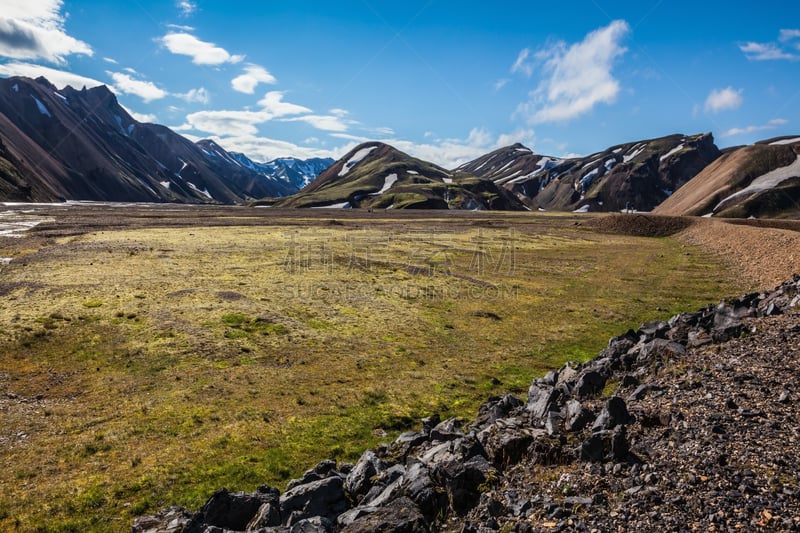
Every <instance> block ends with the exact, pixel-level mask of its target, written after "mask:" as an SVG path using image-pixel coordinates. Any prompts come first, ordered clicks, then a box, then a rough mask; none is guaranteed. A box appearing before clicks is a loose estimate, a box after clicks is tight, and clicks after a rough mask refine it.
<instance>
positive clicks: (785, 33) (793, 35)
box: [778, 30, 800, 43]
mask: <svg viewBox="0 0 800 533" xmlns="http://www.w3.org/2000/svg"><path fill="white" fill-rule="evenodd" d="M793 39H800V30H781V32H780V34H779V35H778V40H779V41H780V42H782V43H785V42H787V41H791V40H793Z"/></svg>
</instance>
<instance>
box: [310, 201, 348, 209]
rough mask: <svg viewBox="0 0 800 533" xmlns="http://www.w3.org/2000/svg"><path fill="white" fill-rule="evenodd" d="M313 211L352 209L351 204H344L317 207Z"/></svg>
mask: <svg viewBox="0 0 800 533" xmlns="http://www.w3.org/2000/svg"><path fill="white" fill-rule="evenodd" d="M312 209H350V202H342V203H340V204H330V205H315V206H312Z"/></svg>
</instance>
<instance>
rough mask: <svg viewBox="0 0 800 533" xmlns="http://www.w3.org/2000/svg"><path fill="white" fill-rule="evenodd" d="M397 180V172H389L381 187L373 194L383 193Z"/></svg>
mask: <svg viewBox="0 0 800 533" xmlns="http://www.w3.org/2000/svg"><path fill="white" fill-rule="evenodd" d="M396 182H397V174H389V175H388V176H386V180H385V181H384V182H383V188H381V190H379V191H378V192H376V193H375V194H383V193H385V192H386V191H388V190H389V188H391V186H392V185H394V184H395V183H396Z"/></svg>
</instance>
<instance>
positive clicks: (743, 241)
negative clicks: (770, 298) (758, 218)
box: [677, 218, 800, 289]
mask: <svg viewBox="0 0 800 533" xmlns="http://www.w3.org/2000/svg"><path fill="white" fill-rule="evenodd" d="M787 227H792V226H787ZM677 238H678V239H680V240H682V241H683V242H686V243H687V244H693V245H697V246H700V247H701V248H703V249H704V250H706V251H708V252H710V253H712V254H714V255H717V256H719V257H720V258H721V259H722V260H723V261H725V262H727V263H729V264H731V265H733V266H734V267H736V268H737V269H739V271H740V272H741V274H742V276H743V277H744V278H745V279H747V280H749V281H751V282H752V283H754V286H756V287H759V288H761V289H767V288H772V287H774V286H776V285H778V284H780V283H781V282H782V281H784V280H787V279H790V278H791V277H792V274H795V273H798V272H800V231H798V229H782V228H770V227H755V226H750V225H744V224H733V223H730V222H726V221H724V220H713V219H707V218H699V219H695V220H694V223H693V224H692V225H691V226H689V227H688V228H687V229H686V230H684V231H682V232H681V233H679V234H678V235H677Z"/></svg>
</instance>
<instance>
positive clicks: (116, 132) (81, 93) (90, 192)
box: [0, 77, 333, 204]
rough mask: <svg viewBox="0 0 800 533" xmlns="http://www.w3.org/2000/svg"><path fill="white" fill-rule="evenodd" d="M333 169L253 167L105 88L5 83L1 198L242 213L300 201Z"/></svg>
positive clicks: (297, 164) (0, 90)
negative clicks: (284, 199) (152, 119)
mask: <svg viewBox="0 0 800 533" xmlns="http://www.w3.org/2000/svg"><path fill="white" fill-rule="evenodd" d="M332 162H333V161H332V160H315V161H313V162H311V163H308V164H307V163H306V162H303V161H299V160H294V159H281V160H276V161H273V162H270V163H264V164H259V163H254V162H253V161H251V160H249V159H248V158H247V157H245V156H243V155H242V154H232V153H229V152H227V151H225V150H224V149H223V148H222V147H220V146H219V145H218V144H216V143H215V142H213V141H210V140H203V141H200V142H197V143H194V142H191V141H189V140H188V139H186V138H185V137H183V136H181V135H178V134H177V133H175V132H173V131H172V130H170V129H169V128H167V127H165V126H160V125H157V124H145V123H141V122H138V121H136V120H134V119H133V117H131V116H130V114H128V113H127V112H126V111H125V109H124V108H123V107H122V106H120V105H119V102H118V101H117V99H116V97H115V96H114V94H113V93H112V92H111V91H110V90H109V89H108V88H107V87H105V86H100V87H96V88H93V89H89V90H87V89H85V88H84V89H83V90H76V89H73V88H72V87H65V88H63V89H61V90H59V89H57V88H56V87H55V86H54V85H52V84H51V83H50V82H48V81H47V80H46V79H44V78H38V79H36V80H32V79H30V78H22V77H14V78H6V79H0V198H2V199H3V200H7V201H8V200H11V201H32V202H53V201H63V200H98V201H127V202H183V203H223V204H241V203H245V202H247V201H249V200H252V199H256V198H262V197H265V196H286V195H289V194H293V193H295V192H297V191H298V190H299V189H300V187H301V186H302V185H304V184H305V183H306V182H307V181H310V180H312V179H313V178H314V177H316V174H315V173H313V172H314V171H315V170H316V169H319V168H321V167H324V166H327V165H329V164H330V163H332Z"/></svg>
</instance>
